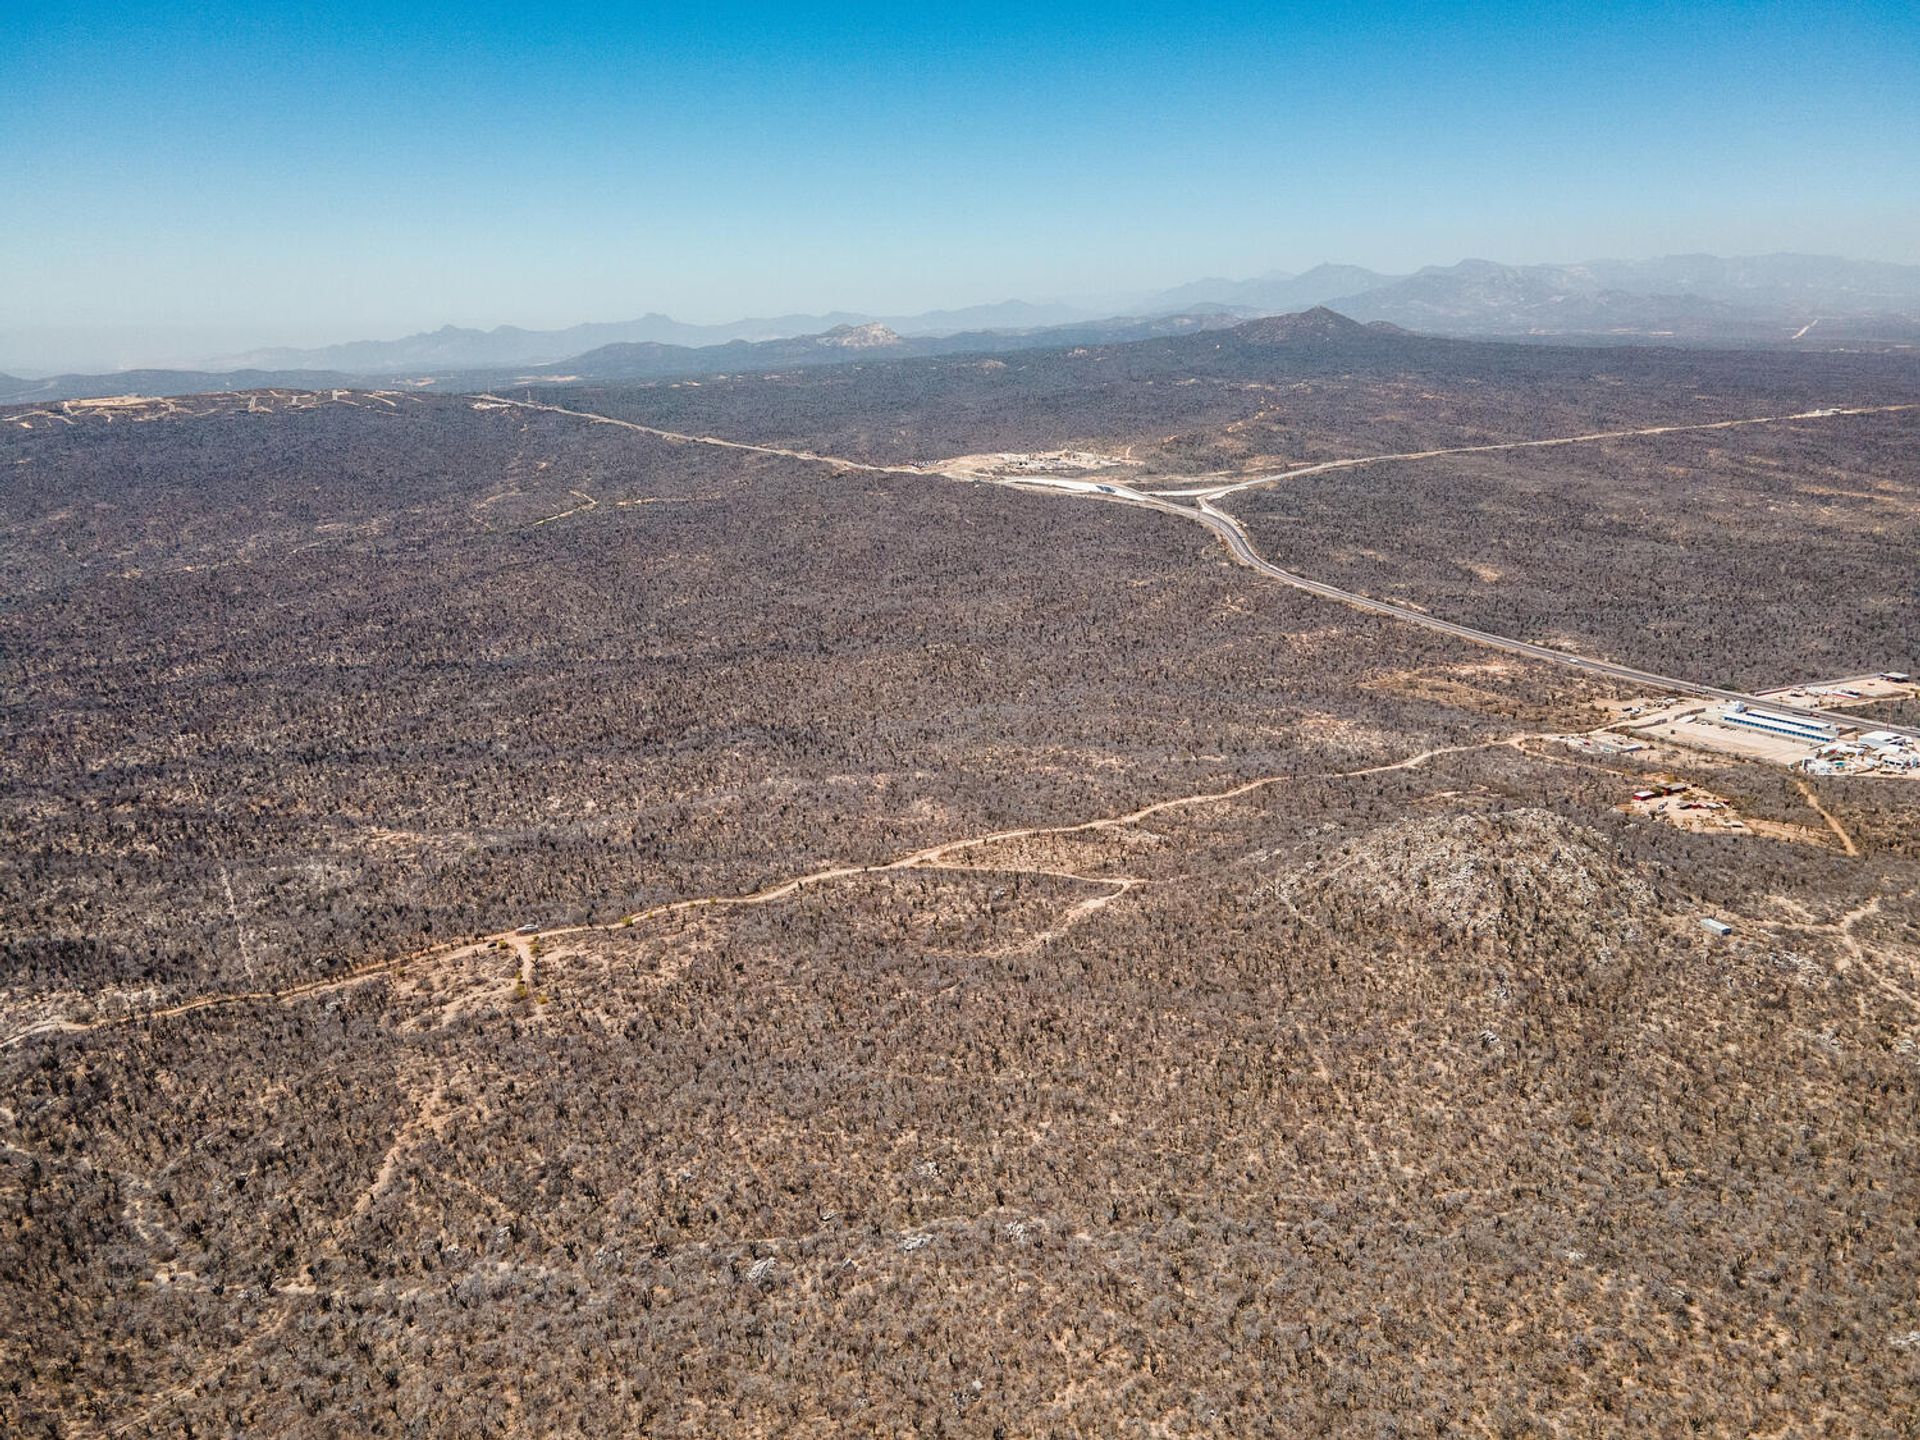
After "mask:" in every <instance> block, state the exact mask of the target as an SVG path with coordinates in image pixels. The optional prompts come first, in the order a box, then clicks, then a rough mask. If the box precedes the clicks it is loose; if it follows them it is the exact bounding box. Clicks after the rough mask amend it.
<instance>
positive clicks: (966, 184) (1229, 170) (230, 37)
mask: <svg viewBox="0 0 1920 1440" xmlns="http://www.w3.org/2000/svg"><path fill="white" fill-rule="evenodd" d="M6 32H7V33H6V35H5V40H4V44H0V276H4V284H0V366H4V365H5V364H6V363H8V362H14V363H18V364H21V365H26V364H28V363H29V362H34V361H40V360H46V361H48V362H49V363H56V364H64V363H68V362H70V361H71V362H74V363H79V362H80V361H82V360H83V359H86V358H97V359H100V360H121V361H132V360H155V359H162V358H185V357H187V356H191V355H198V354H205V353H207V352H208V351H209V350H216V351H217V350H219V349H223V348H234V347H236V346H238V345H241V344H261V343H298V344H306V343H318V342H325V341H331V340H340V339H350V338H363V337H370V336H389V335H398V334H402V333H406V332H408V331H411V330H416V329H427V328H433V327H435V326H438V325H440V324H443V323H447V322H452V323H456V324H471V325H482V326H491V325H494V324H499V323H502V322H507V323H515V324H522V325H529V326H543V327H544V326H556V325H565V324H570V323H573V322H576V321H580V320H587V319H621V318H628V317H630V316H632V315H635V314H639V313H642V312H645V311H648V310H663V311H666V312H668V313H670V314H672V315H674V316H676V317H678V318H682V319H696V320H718V319H723V318H732V317H734V316H738V315H742V314H766V313H779V312H784V311H790V310H809V311H819V310H826V309H832V308H842V309H852V310H862V311H868V312H880V313H897V312H911V311H916V310H922V309H927V308H931V307H936V306H946V305H962V304H971V303H976V302H981V301H988V300H998V299H1005V298H1007V297H1010V296H1021V297H1023V298H1029V299H1059V298H1064V299H1073V298H1076V297H1088V298H1094V299H1103V298H1106V297H1111V296H1117V295H1123V294H1125V293H1128V292H1135V293H1137V292H1141V291H1145V290H1150V289H1154V288H1159V287H1162V286H1166V285H1172V284H1176V283H1179V282H1181V281H1185V280H1189V279H1193V278H1195V277H1198V276H1201V275H1210V274H1225V275H1234V276H1241V275H1249V274H1257V273H1260V272H1263V271H1267V270H1272V269H1286V270H1295V269H1303V268H1305V267H1307V266H1309V265H1312V264H1314V263H1315V262H1317V261H1320V260H1324V259H1333V260H1341V261H1350V262H1354V263H1358V264H1365V265H1371V266H1374V267H1376V268H1380V269H1389V270H1392V269H1410V268H1413V267H1416V266H1418V265H1421V264H1427V263H1450V262H1452V261H1454V260H1457V259H1460V258H1462V257H1464V256H1468V255H1476V256H1485V257H1488V258H1492V259H1499V260H1509V261H1534V260H1576V259H1586V258H1592V257H1596V256H1616V255H1617V256H1645V255H1654V254H1663V253H1669V252H1674V251H1688V250H1708V251H1713V252H1716V253H1720V254H1751V253H1759V252H1766V251H1773V250H1806V251H1817V252H1824V253H1834V254H1844V255H1848V256H1852V257H1856V258H1865V259H1883V260H1898V261H1906V262H1915V261H1920V11H1917V10H1916V8H1915V3H1914V0H1896V3H1889V4H1878V3H1871V0H1861V3H1854V4H1845V5H1838V4H1836V5H1827V4H1821V3H1816V0H1797V3H1787V4H1739V5H1734V4H1722V5H1645V4H1614V3H1594V0H1585V3H1579V4H1565V5H1560V4H1528V3H1515V4H1506V5H1481V6H1473V5H1452V6H1449V5H1444V4H1438V3H1424V4H1416V5H1405V6H1401V5H1392V4H1380V5H1373V6H1366V5H1360V4H1329V5H1296V6H1244V7H1232V8H1227V7H1221V8H1208V7H1197V6H1186V5H1181V4H1178V3H1164V4H1157V5H1140V6H1134V5H1129V4H1125V3H1104V4H1097V5H1087V6H1084V7H1080V6H1047V5H1041V4H1030V5H1019V6H1011V5H1010V6H999V5H980V6H964V5H962V6H951V7H950V6H945V5H921V4H900V5H889V6H874V7H856V6H819V5H808V4H804V3H793V4H788V5H783V6H769V7H760V6H740V5H733V4H726V3H719V4H715V3H707V0H686V3H680V4H674V5H671V6H661V7H654V6H630V7H621V6H616V5H611V4H593V5H586V4H578V5H576V4H568V3H539V0H526V3H521V4H516V5H512V6H497V5H492V4H488V3H461V4H457V5H456V4H441V3H438V0H408V3H385V4H379V5H369V4H362V3H356V0H337V3H317V0H310V3H304V4H300V5H283V4H279V3H275V0H254V3H249V4H244V5H231V6H229V5H226V4H192V3H184V4H172V5H164V6H163V5H143V4H115V3H113V0H97V3H91V4H87V5H75V4H66V3H59V0H50V3H26V0H20V3H18V4H16V5H15V6H13V7H11V11H10V15H9V22H8V25H7V26H6ZM28 350H33V351H35V352H36V353H35V354H32V355H29V354H27V353H26V351H28ZM56 351H58V352H59V354H58V356H57V358H54V357H55V352H56ZM91 352H97V355H93V354H91ZM136 352H137V353H136Z"/></svg>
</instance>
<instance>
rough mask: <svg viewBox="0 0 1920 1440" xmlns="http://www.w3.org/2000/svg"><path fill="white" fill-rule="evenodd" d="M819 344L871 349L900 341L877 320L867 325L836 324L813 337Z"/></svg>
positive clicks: (848, 348) (850, 348)
mask: <svg viewBox="0 0 1920 1440" xmlns="http://www.w3.org/2000/svg"><path fill="white" fill-rule="evenodd" d="M815 343H816V344H820V345H837V346H839V347H840V348H841V349H843V350H873V349H879V348H881V347H884V346H888V345H898V344H900V343H901V341H900V336H899V335H898V334H896V333H895V332H894V331H892V330H889V329H888V328H887V327H886V326H884V325H882V324H880V323H878V322H877V321H876V322H874V323H871V324H867V325H836V326H834V327H833V329H831V330H829V331H827V332H826V333H825V334H824V335H819V336H816V337H815Z"/></svg>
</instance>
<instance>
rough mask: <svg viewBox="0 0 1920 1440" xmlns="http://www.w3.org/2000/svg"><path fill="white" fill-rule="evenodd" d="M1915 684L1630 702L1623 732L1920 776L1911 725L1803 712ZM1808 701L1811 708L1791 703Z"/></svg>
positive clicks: (1832, 685) (1796, 766) (1805, 764)
mask: <svg viewBox="0 0 1920 1440" xmlns="http://www.w3.org/2000/svg"><path fill="white" fill-rule="evenodd" d="M1916 693H1920V692H1917V691H1916V687H1915V686H1914V683H1913V681H1912V679H1911V677H1910V676H1909V675H1907V674H1906V673H1905V672H1903V671H1883V672H1881V673H1880V674H1878V675H1872V676H1860V677H1854V678H1851V679H1847V680H1835V681H1826V682H1819V683H1813V684H1807V685H1798V686H1790V687H1786V688H1783V689H1778V690H1770V691H1766V692H1763V694H1762V696H1761V698H1762V699H1766V700H1774V701H1777V702H1778V703H1779V704H1780V706H1781V707H1783V708H1780V709H1774V708H1772V707H1770V706H1765V705H1752V704H1748V703H1746V702H1744V701H1739V700H1735V701H1728V702H1717V701H1702V700H1698V699H1693V698H1689V699H1685V700H1680V701H1676V702H1674V703H1672V704H1670V705H1665V706H1661V707H1659V708H1657V709H1653V710H1644V709H1642V708H1641V707H1639V706H1632V707H1629V708H1628V709H1627V710H1626V711H1625V712H1624V716H1625V718H1623V720H1622V722H1621V724H1620V726H1619V727H1618V728H1619V730H1620V731H1621V732H1624V733H1623V736H1622V738H1625V737H1628V736H1632V737H1642V738H1644V739H1648V740H1664V741H1667V742H1669V743H1671V744H1675V745H1684V746H1690V747H1692V748H1694V749H1699V750H1710V751H1714V752H1717V753H1720V754H1727V755H1737V756H1740V757H1741V758H1742V759H1748V760H1760V761H1765V762H1767V763H1770V764H1774V765H1782V766H1785V767H1787V768H1788V769H1792V770H1801V771H1804V772H1806V773H1807V774H1810V775H1878V776H1889V777H1895V778H1905V779H1914V778H1920V740H1916V739H1915V737H1914V736H1913V735H1912V734H1911V733H1910V732H1908V731H1906V730H1896V729H1891V728H1885V727H1883V726H1881V725H1879V724H1876V723H1875V722H1874V721H1873V720H1872V719H1870V718H1868V717H1867V716H1862V717H1861V720H1860V723H1859V724H1857V725H1850V724H1845V723H1841V722H1840V721H1837V720H1833V719H1830V718H1827V719H1823V718H1820V716H1817V715H1810V714H1807V713H1804V709H1811V708H1815V707H1817V708H1818V709H1819V710H1821V711H1822V712H1824V713H1826V714H1828V715H1830V714H1831V712H1832V711H1834V710H1835V709H1841V708H1845V707H1848V706H1866V705H1871V704H1873V703H1874V702H1876V701H1897V700H1908V699H1912V698H1913V697H1914V696H1915V694H1916ZM1786 707H1804V708H1786Z"/></svg>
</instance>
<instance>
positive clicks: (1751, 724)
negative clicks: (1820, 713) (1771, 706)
mask: <svg viewBox="0 0 1920 1440" xmlns="http://www.w3.org/2000/svg"><path fill="white" fill-rule="evenodd" d="M1719 719H1720V721H1721V723H1722V724H1725V725H1744V726H1745V727H1746V728H1747V729H1749V730H1764V731H1766V732H1767V733H1768V734H1770V735H1784V736H1786V737H1787V738H1788V739H1790V740H1805V741H1806V742H1807V743H1808V744H1810V745H1828V744H1831V743H1832V742H1833V741H1835V740H1838V739H1839V738H1840V727H1839V726H1838V725H1829V724H1827V722H1826V721H1824V720H1811V719H1808V718H1807V717H1805V716H1802V715H1782V714H1780V713H1779V712H1778V711H1775V710H1756V709H1754V708H1753V707H1752V706H1750V705H1746V704H1744V703H1742V702H1740V701H1735V702H1734V703H1733V704H1731V705H1729V706H1728V707H1727V708H1726V709H1724V710H1722V711H1721V712H1720V715H1719Z"/></svg>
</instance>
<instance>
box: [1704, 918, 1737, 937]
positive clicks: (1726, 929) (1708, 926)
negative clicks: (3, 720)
mask: <svg viewBox="0 0 1920 1440" xmlns="http://www.w3.org/2000/svg"><path fill="white" fill-rule="evenodd" d="M1700 928H1701V929H1702V930H1705V931H1707V932H1708V933H1710V934H1713V935H1719V936H1722V937H1725V936H1728V935H1731V934H1732V933H1733V926H1731V925H1729V924H1727V922H1726V921H1724V920H1716V919H1714V918H1713V917H1712V916H1711V915H1704V916H1702V917H1701V919H1700Z"/></svg>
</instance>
